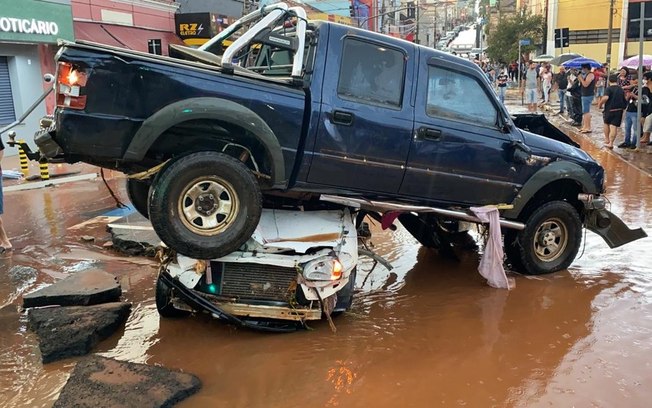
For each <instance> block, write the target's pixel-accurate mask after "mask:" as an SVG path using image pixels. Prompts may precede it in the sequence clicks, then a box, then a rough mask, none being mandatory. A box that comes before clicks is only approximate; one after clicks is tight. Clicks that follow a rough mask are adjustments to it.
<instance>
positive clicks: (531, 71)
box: [524, 62, 539, 113]
mask: <svg viewBox="0 0 652 408" xmlns="http://www.w3.org/2000/svg"><path fill="white" fill-rule="evenodd" d="M524 79H525V90H524V92H525V103H527V110H528V111H529V112H532V113H536V112H537V89H538V88H539V73H538V72H537V66H536V64H535V63H534V62H530V68H528V70H527V71H525V78H524Z"/></svg>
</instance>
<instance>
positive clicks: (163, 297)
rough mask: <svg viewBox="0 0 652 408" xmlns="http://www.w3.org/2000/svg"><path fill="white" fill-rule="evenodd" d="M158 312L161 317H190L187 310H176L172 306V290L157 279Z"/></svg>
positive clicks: (156, 298)
mask: <svg viewBox="0 0 652 408" xmlns="http://www.w3.org/2000/svg"><path fill="white" fill-rule="evenodd" d="M155 300H156V310H158V314H159V315H161V317H171V318H174V317H186V316H188V315H190V312H188V311H187V310H179V309H176V308H175V307H174V306H173V305H172V288H170V287H169V286H168V285H166V284H165V282H163V281H162V280H161V278H160V277H159V278H157V279H156V295H155Z"/></svg>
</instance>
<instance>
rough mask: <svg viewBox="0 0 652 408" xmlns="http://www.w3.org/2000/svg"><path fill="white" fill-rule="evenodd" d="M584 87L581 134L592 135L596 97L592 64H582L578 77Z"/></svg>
mask: <svg viewBox="0 0 652 408" xmlns="http://www.w3.org/2000/svg"><path fill="white" fill-rule="evenodd" d="M578 79H579V81H580V84H581V85H582V128H581V129H580V133H591V132H593V130H592V129H591V103H592V102H593V97H594V95H595V76H594V75H593V73H592V72H591V65H590V64H582V72H581V73H580V75H579V77H578Z"/></svg>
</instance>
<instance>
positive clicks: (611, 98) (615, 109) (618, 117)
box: [598, 74, 627, 149]
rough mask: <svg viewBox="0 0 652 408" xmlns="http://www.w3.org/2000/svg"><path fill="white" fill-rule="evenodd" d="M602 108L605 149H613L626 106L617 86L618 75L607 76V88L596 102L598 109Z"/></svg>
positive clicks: (621, 92) (622, 92) (620, 90)
mask: <svg viewBox="0 0 652 408" xmlns="http://www.w3.org/2000/svg"><path fill="white" fill-rule="evenodd" d="M602 106H604V112H603V113H602V118H603V120H604V129H605V130H604V136H605V145H604V146H605V147H606V148H608V149H613V147H614V141H615V140H616V136H617V135H618V129H619V128H620V124H621V123H622V121H623V111H624V110H625V107H626V106H627V101H626V100H625V92H624V91H623V89H622V88H621V87H620V86H618V75H616V74H612V75H609V87H608V88H607V89H606V90H605V92H604V96H603V97H602V98H600V102H598V108H602Z"/></svg>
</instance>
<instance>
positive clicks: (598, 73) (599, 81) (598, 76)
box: [593, 65, 607, 105]
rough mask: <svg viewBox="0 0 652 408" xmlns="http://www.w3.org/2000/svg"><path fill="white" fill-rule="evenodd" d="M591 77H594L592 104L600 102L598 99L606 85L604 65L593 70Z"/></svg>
mask: <svg viewBox="0 0 652 408" xmlns="http://www.w3.org/2000/svg"><path fill="white" fill-rule="evenodd" d="M593 75H595V101H594V104H596V105H597V104H598V102H600V98H602V97H603V96H604V89H605V87H606V85H607V77H606V76H607V71H606V70H605V65H602V66H601V67H600V68H596V69H594V70H593Z"/></svg>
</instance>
